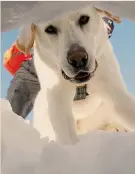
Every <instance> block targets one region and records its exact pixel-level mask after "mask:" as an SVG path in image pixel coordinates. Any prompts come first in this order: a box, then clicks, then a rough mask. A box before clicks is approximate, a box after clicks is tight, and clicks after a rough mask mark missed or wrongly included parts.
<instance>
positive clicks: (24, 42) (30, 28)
mask: <svg viewBox="0 0 135 174" xmlns="http://www.w3.org/2000/svg"><path fill="white" fill-rule="evenodd" d="M34 40H35V25H34V24H28V25H25V26H23V27H22V28H21V31H20V35H19V37H18V38H17V41H16V46H17V48H18V49H19V50H20V51H21V52H23V53H25V54H28V53H29V52H30V50H31V48H32V47H33V44H34Z"/></svg>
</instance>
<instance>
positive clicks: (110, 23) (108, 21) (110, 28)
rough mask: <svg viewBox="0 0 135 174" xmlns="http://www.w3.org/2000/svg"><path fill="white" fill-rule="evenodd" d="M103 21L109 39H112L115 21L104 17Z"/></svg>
mask: <svg viewBox="0 0 135 174" xmlns="http://www.w3.org/2000/svg"><path fill="white" fill-rule="evenodd" d="M103 20H104V22H105V23H106V27H107V33H108V38H110V37H111V36H112V33H113V30H114V23H113V20H111V19H110V18H108V17H107V16H105V17H103Z"/></svg>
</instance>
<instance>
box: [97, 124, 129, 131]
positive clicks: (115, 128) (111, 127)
mask: <svg viewBox="0 0 135 174" xmlns="http://www.w3.org/2000/svg"><path fill="white" fill-rule="evenodd" d="M100 129H101V130H103V131H111V132H127V130H126V129H125V128H124V127H123V126H121V125H120V124H117V123H108V124H105V125H104V126H102V127H101V128H100Z"/></svg>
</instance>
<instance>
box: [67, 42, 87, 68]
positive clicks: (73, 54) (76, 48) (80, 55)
mask: <svg viewBox="0 0 135 174" xmlns="http://www.w3.org/2000/svg"><path fill="white" fill-rule="evenodd" d="M67 60H68V63H69V64H70V65H71V66H73V67H74V68H76V69H79V68H85V67H86V65H87V63H88V54H87V52H86V51H85V49H84V48H83V47H81V46H80V45H79V44H72V45H71V46H70V49H69V51H68V54H67Z"/></svg>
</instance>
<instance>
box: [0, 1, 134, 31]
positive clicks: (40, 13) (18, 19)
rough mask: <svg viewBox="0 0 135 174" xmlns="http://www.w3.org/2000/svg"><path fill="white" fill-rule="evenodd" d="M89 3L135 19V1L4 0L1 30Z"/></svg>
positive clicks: (47, 18)
mask: <svg viewBox="0 0 135 174" xmlns="http://www.w3.org/2000/svg"><path fill="white" fill-rule="evenodd" d="M87 5H94V6H95V7H97V8H101V9H105V10H107V11H109V12H112V13H113V14H115V15H117V16H120V17H122V18H128V19H130V20H133V21H135V1H77V2H76V1H20V2H19V1H10V2H9V1H7V2H6V1H2V2H1V16H2V18H1V30H2V31H9V30H11V29H14V28H17V27H19V26H21V25H23V24H26V23H31V22H34V23H36V22H41V21H46V20H51V19H52V18H54V17H56V16H60V15H61V14H63V13H67V12H69V11H73V10H77V9H79V8H83V7H85V6H87Z"/></svg>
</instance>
